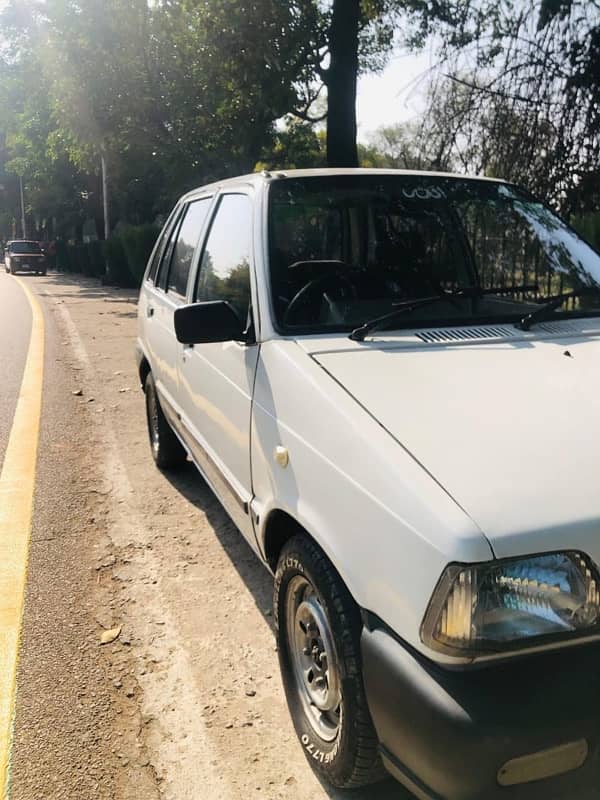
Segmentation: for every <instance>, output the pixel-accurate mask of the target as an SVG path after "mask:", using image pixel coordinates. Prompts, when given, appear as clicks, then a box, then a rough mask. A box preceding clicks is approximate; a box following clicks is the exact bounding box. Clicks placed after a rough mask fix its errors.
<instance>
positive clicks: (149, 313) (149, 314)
mask: <svg viewBox="0 0 600 800" xmlns="http://www.w3.org/2000/svg"><path fill="white" fill-rule="evenodd" d="M146 316H147V317H153V316H154V307H153V306H146Z"/></svg>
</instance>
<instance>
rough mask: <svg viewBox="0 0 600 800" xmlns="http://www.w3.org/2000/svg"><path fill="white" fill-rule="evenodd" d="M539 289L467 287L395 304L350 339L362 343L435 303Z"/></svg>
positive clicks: (529, 287) (522, 287) (363, 325)
mask: <svg viewBox="0 0 600 800" xmlns="http://www.w3.org/2000/svg"><path fill="white" fill-rule="evenodd" d="M537 289H538V287H537V286H535V285H526V286H491V287H489V288H485V289H483V288H482V287H481V286H465V287H463V288H462V289H456V290H455V291H453V292H442V293H441V294H434V295H431V296H430V297H418V298H416V299H415V300H404V301H402V302H401V303H394V308H393V310H392V311H388V313H387V314H382V316H380V317H375V318H374V319H369V320H367V321H366V322H364V323H363V324H362V325H359V326H358V328H354V330H353V331H352V333H351V334H350V337H349V338H350V339H353V340H354V341H355V342H362V341H364V339H365V337H366V336H368V334H369V333H373V331H376V330H378V329H379V328H380V327H381V326H382V325H385V324H386V323H387V322H393V320H395V319H396V317H401V316H403V315H404V314H408V313H409V312H410V311H415V310H416V309H418V308H423V307H424V306H431V305H434V304H435V303H441V302H444V301H447V302H449V303H452V302H454V300H456V299H460V298H463V297H483V296H484V295H488V294H503V293H504V294H517V293H518V292H534V291H537Z"/></svg>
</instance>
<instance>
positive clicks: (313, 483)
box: [251, 340, 492, 658]
mask: <svg viewBox="0 0 600 800" xmlns="http://www.w3.org/2000/svg"><path fill="white" fill-rule="evenodd" d="M251 436H252V452H251V457H252V476H253V488H254V495H255V497H254V501H253V510H254V512H255V518H256V516H257V517H258V523H257V538H258V543H259V547H260V548H261V549H262V551H263V553H264V551H265V531H266V521H267V519H268V516H269V514H270V512H271V511H273V510H274V509H280V510H283V511H285V512H286V513H287V514H289V515H290V516H291V517H292V518H293V519H294V520H296V522H298V524H299V525H301V526H302V527H303V528H304V529H306V530H307V531H308V532H309V533H310V535H311V536H312V537H313V538H314V539H315V541H316V542H317V544H318V545H319V546H320V547H321V548H322V549H323V551H324V552H325V553H326V555H327V556H328V558H329V559H330V560H331V562H332V563H333V565H334V566H335V568H336V569H337V571H338V572H339V574H340V576H341V577H342V579H343V580H344V582H345V583H346V585H347V587H348V589H349V591H350V592H351V594H352V596H353V597H354V599H355V601H356V602H357V603H358V604H359V605H360V606H361V607H363V608H365V609H368V610H369V611H371V612H373V613H375V614H377V615H378V616H379V617H381V618H382V619H383V620H384V621H385V622H386V623H387V624H388V625H389V626H390V627H392V628H393V629H394V630H395V631H396V632H397V633H398V634H399V635H400V636H401V637H402V638H404V639H405V640H406V641H408V642H409V643H410V644H411V645H413V646H414V647H415V648H417V649H419V650H422V651H423V652H427V654H428V655H431V654H430V653H429V651H425V649H424V646H423V644H422V643H421V641H420V636H419V628H420V625H421V622H422V619H423V616H424V614H425V611H426V608H427V605H428V603H429V600H430V597H431V594H432V592H433V589H434V587H435V585H436V583H437V581H438V579H439V577H440V575H441V573H442V571H443V570H444V568H445V567H446V565H447V564H448V563H449V562H450V561H463V562H469V561H485V560H488V559H489V558H490V557H492V553H491V551H490V547H489V545H488V543H487V541H486V539H485V537H484V536H483V535H482V533H481V531H480V530H479V529H478V528H477V526H476V525H475V524H474V523H473V522H472V520H471V519H470V518H469V517H468V516H467V515H466V514H465V512H464V511H462V509H461V508H460V507H459V506H458V505H457V504H456V503H455V502H454V500H453V499H452V498H451V497H450V496H449V495H448V494H447V493H446V492H445V491H444V490H443V489H442V487H440V486H439V485H438V484H437V483H436V482H435V481H434V480H433V479H432V478H431V476H429V475H428V473H427V472H425V470H424V469H423V468H422V467H421V466H420V465H419V464H418V463H417V462H416V461H415V460H414V459H413V458H412V457H411V456H410V454H408V453H407V452H406V451H405V450H404V449H403V448H402V447H400V446H399V445H398V443H397V442H396V441H394V439H392V437H391V436H390V435H389V434H388V433H387V432H386V431H385V430H384V429H383V428H382V427H381V426H380V425H378V423H377V422H376V421H375V420H373V419H372V417H370V416H369V415H368V414H367V413H366V412H365V411H364V410H363V409H362V408H361V407H360V406H359V405H358V404H357V403H356V402H355V401H354V400H353V399H352V397H350V396H349V395H348V394H347V392H345V391H344V390H343V389H342V388H341V387H340V386H339V385H338V384H337V383H336V382H335V381H333V380H332V379H331V378H330V377H329V375H327V373H325V371H324V370H322V369H321V368H320V367H319V365H318V364H317V363H316V362H315V361H314V360H313V359H312V358H311V357H310V356H309V355H308V354H306V353H305V352H304V351H303V350H301V348H300V347H298V345H297V344H296V343H295V342H293V341H289V340H278V341H272V342H268V343H266V344H264V345H263V346H262V348H261V358H260V361H259V364H258V370H257V376H256V384H255V393H254V403H253V413H252V434H251ZM276 447H284V448H286V449H287V451H288V455H289V463H288V464H287V466H281V465H280V464H279V463H278V461H276V459H275V448H276ZM438 658H439V657H438Z"/></svg>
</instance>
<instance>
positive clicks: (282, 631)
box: [273, 535, 386, 789]
mask: <svg viewBox="0 0 600 800" xmlns="http://www.w3.org/2000/svg"><path fill="white" fill-rule="evenodd" d="M273 607H274V612H275V624H276V631H277V644H278V652H279V665H280V668H281V674H282V678H283V684H284V689H285V693H286V697H287V702H288V706H289V709H290V714H291V716H292V720H293V723H294V727H295V729H296V733H297V735H298V738H299V739H300V742H301V744H302V748H303V750H304V754H305V756H306V757H307V759H308V762H309V764H310V765H311V766H312V767H313V769H314V770H315V771H316V772H317V774H318V775H319V776H320V777H322V778H323V779H324V780H325V781H326V782H328V783H329V784H331V785H332V786H335V787H337V788H340V789H351V788H357V787H359V786H365V785H367V784H370V783H375V782H376V781H378V780H381V779H383V778H384V777H385V776H386V773H385V770H384V767H383V764H382V762H381V759H380V757H379V751H378V740H377V735H376V733H375V730H374V728H373V723H372V721H371V716H370V714H369V709H368V706H367V700H366V697H365V691H364V687H363V679H362V672H361V658H360V633H361V629H362V623H361V618H360V612H359V609H358V607H357V606H356V604H355V602H354V601H353V599H352V597H351V596H350V593H349V592H348V589H347V588H346V586H345V585H344V583H343V581H342V579H341V578H340V576H339V575H338V574H337V572H336V571H335V569H334V567H333V566H332V564H331V563H330V562H329V560H328V559H327V557H326V556H325V555H324V554H323V552H322V551H321V550H320V549H319V548H318V547H317V545H316V544H314V543H313V542H312V540H310V539H309V538H308V537H305V536H302V535H296V536H293V537H292V538H291V539H290V540H289V541H288V542H287V543H286V545H285V546H284V548H283V551H282V553H281V556H280V558H279V562H278V565H277V570H276V573H275V590H274V603H273Z"/></svg>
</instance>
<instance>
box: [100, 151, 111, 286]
mask: <svg viewBox="0 0 600 800" xmlns="http://www.w3.org/2000/svg"><path fill="white" fill-rule="evenodd" d="M100 165H101V168H102V213H103V215H104V241H105V242H107V241H108V237H109V236H110V222H109V219H108V175H107V172H106V159H105V158H104V153H101V154H100ZM108 273H109V268H108V258H107V257H106V256H105V258H104V278H105V280H108Z"/></svg>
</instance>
